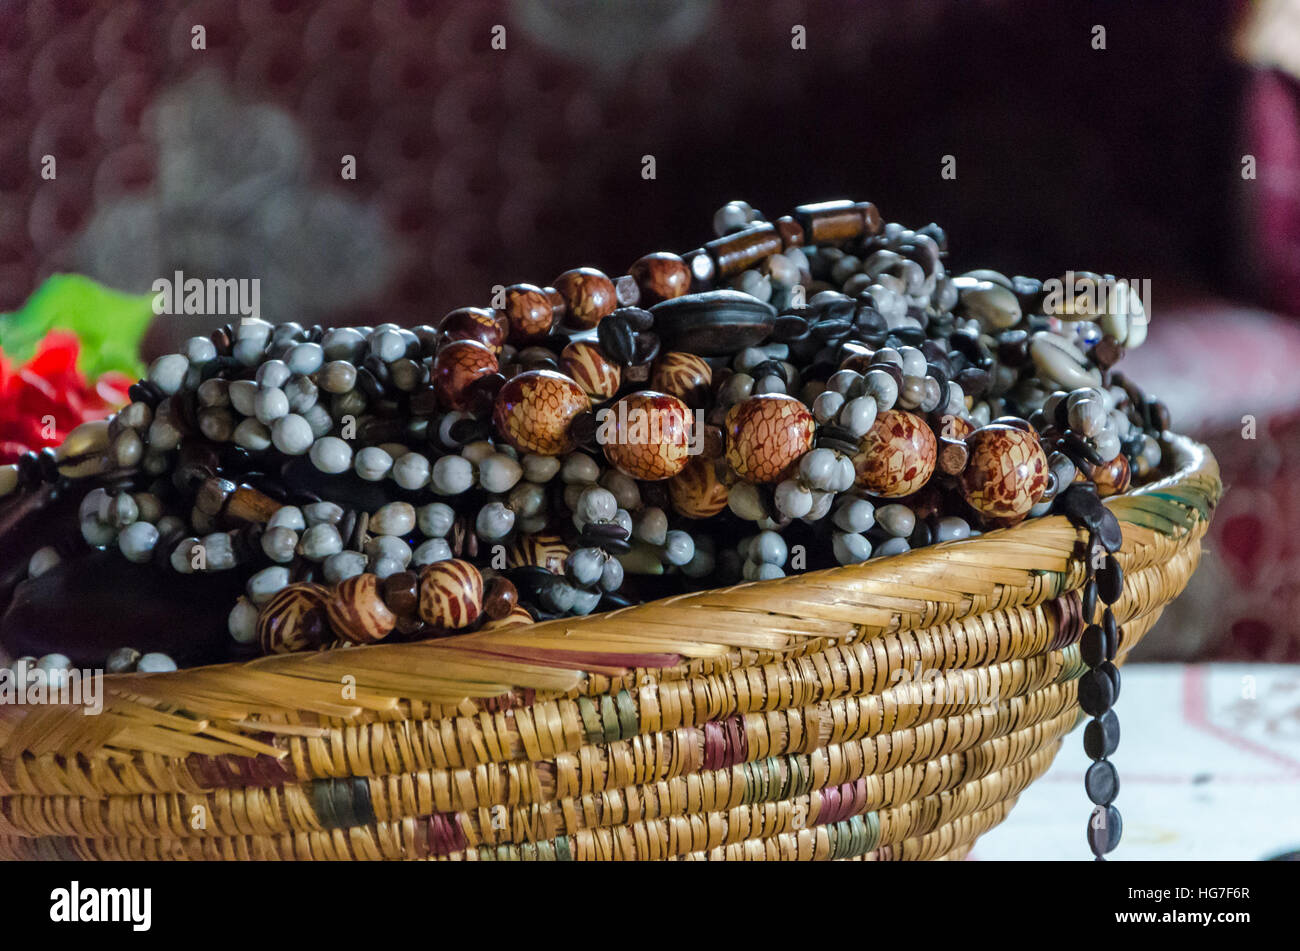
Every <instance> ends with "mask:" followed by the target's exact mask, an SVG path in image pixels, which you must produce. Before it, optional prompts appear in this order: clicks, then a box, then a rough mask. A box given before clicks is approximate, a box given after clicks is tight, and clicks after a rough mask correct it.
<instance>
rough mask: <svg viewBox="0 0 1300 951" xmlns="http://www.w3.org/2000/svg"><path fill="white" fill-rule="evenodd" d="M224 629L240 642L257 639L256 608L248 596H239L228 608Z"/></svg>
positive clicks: (246, 642)
mask: <svg viewBox="0 0 1300 951" xmlns="http://www.w3.org/2000/svg"><path fill="white" fill-rule="evenodd" d="M226 630H228V631H229V632H230V636H231V637H233V638H234V639H235V640H236V641H238V642H239V643H240V644H251V643H252V642H253V641H255V640H256V639H257V608H256V607H255V606H254V605H253V602H251V601H249V600H248V598H244V597H241V598H240V599H239V600H238V601H236V602H235V606H234V607H233V608H231V609H230V616H229V617H227V618H226Z"/></svg>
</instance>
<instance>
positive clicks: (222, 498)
mask: <svg viewBox="0 0 1300 951" xmlns="http://www.w3.org/2000/svg"><path fill="white" fill-rule="evenodd" d="M236 488H237V486H236V485H235V483H233V482H231V481H230V480H229V479H221V478H217V477H215V476H214V477H212V478H210V479H204V480H203V483H202V484H201V485H200V486H199V490H198V492H197V493H196V494H195V496H194V505H195V506H196V507H197V508H198V510H199V511H200V512H202V513H203V514H204V515H208V516H211V517H212V518H216V517H217V516H218V515H220V514H221V512H222V510H223V509H225V507H226V502H227V501H228V500H229V499H230V497H231V496H232V495H234V494H235V489H236Z"/></svg>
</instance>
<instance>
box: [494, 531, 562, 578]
mask: <svg viewBox="0 0 1300 951" xmlns="http://www.w3.org/2000/svg"><path fill="white" fill-rule="evenodd" d="M570 550H571V549H570V548H569V546H568V545H566V544H564V540H563V539H562V538H560V536H559V535H518V536H516V537H515V539H514V541H512V542H511V543H510V547H508V548H507V549H506V565H507V566H509V567H511V568H523V567H534V568H545V569H546V570H547V571H549V572H551V573H552V574H557V575H560V574H564V559H566V558H568V557H569V552H570Z"/></svg>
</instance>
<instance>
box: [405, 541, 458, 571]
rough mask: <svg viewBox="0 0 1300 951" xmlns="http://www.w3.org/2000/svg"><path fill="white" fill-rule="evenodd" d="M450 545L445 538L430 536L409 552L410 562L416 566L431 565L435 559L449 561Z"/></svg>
mask: <svg viewBox="0 0 1300 951" xmlns="http://www.w3.org/2000/svg"><path fill="white" fill-rule="evenodd" d="M450 559H451V546H450V545H448V544H447V540H446V539H445V538H430V539H429V540H428V541H427V542H424V543H423V544H421V545H420V546H419V547H418V548H416V549H415V551H413V552H412V553H411V564H413V565H416V566H417V567H423V566H425V565H431V564H433V563H434V562H435V561H449V560H450Z"/></svg>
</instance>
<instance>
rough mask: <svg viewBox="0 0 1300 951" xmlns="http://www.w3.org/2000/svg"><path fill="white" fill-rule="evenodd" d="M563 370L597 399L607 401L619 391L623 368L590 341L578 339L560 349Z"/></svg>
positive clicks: (561, 370)
mask: <svg viewBox="0 0 1300 951" xmlns="http://www.w3.org/2000/svg"><path fill="white" fill-rule="evenodd" d="M560 372H561V373H563V374H565V375H566V376H569V377H572V378H573V380H574V381H575V382H576V383H577V384H578V385H579V386H580V387H582V391H583V392H584V393H586V394H587V395H588V396H590V397H591V398H592V399H596V400H607V399H609V398H610V397H611V396H613V395H614V394H615V393H617V392H618V386H619V383H620V382H621V381H622V376H623V374H622V371H621V370H619V368H618V365H617V364H615V363H614V361H612V360H610V359H609V357H607V356H605V352H604V351H603V350H601V349H600V347H598V346H597V345H596V344H594V343H592V342H591V341H590V340H575V341H574V342H573V343H571V344H569V345H568V346H567V347H565V348H564V349H563V350H561V351H560Z"/></svg>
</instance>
